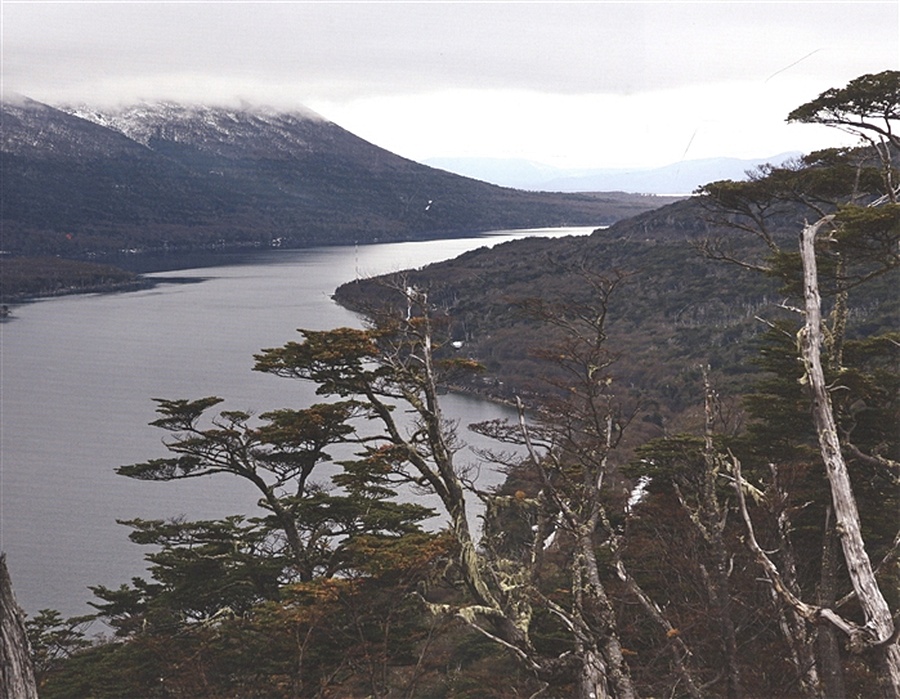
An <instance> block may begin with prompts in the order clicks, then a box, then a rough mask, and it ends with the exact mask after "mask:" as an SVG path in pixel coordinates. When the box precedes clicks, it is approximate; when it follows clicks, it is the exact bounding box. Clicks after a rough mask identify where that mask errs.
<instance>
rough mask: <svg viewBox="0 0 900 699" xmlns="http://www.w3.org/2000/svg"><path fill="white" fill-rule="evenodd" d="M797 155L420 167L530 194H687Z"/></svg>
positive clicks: (471, 161) (485, 161)
mask: <svg viewBox="0 0 900 699" xmlns="http://www.w3.org/2000/svg"><path fill="white" fill-rule="evenodd" d="M798 155H800V152H799V151H797V152H790V153H781V154H779V155H774V156H771V157H769V158H756V159H740V158H705V159H700V160H683V161H681V162H678V163H672V164H671V165H666V166H664V167H658V168H640V169H624V168H621V169H564V168H556V167H553V166H552V165H545V164H543V163H536V162H533V161H530V160H520V159H514V158H511V159H503V158H429V159H428V160H426V161H425V162H426V163H427V164H428V165H432V166H434V167H440V168H444V169H446V170H449V171H451V172H456V173H458V174H460V175H464V176H466V177H474V178H475V179H479V180H482V181H484V182H491V183H493V184H497V185H501V186H504V187H516V188H519V189H525V190H529V191H547V192H631V193H635V194H658V195H666V194H669V195H671V194H676V195H679V194H681V195H688V194H690V193H691V192H693V191H694V190H695V189H697V187H699V186H701V185H704V184H706V183H707V182H714V181H716V180H726V179H728V180H742V179H746V175H745V173H746V172H747V171H748V170H754V169H756V168H757V167H758V166H759V165H762V164H764V163H773V164H780V163H783V162H784V161H785V160H788V159H789V158H792V157H795V156H798Z"/></svg>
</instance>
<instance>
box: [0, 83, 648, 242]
mask: <svg viewBox="0 0 900 699" xmlns="http://www.w3.org/2000/svg"><path fill="white" fill-rule="evenodd" d="M0 117H2V120H0V158H2V163H0V165H2V168H3V178H2V183H0V186H2V192H0V194H2V201H0V209H2V210H0V217H2V220H3V249H4V250H5V251H7V252H14V253H21V254H53V255H62V256H66V257H78V256H85V255H92V256H96V255H98V254H107V253H109V252H114V251H117V250H122V249H127V250H149V249H165V250H183V249H189V248H196V247H201V248H205V247H210V246H216V247H222V246H225V247H228V246H248V245H252V246H268V245H274V244H278V245H283V246H305V245H321V244H335V243H353V242H367V241H371V240H376V239H377V240H382V241H384V240H410V239H426V238H435V237H441V236H452V235H460V234H465V233H470V232H473V231H479V230H490V229H499V228H513V227H522V228H524V227H537V226H558V225H597V226H599V225H602V224H607V223H611V222H613V221H615V220H617V219H619V218H622V217H625V216H629V215H633V214H635V213H639V212H641V211H646V210H648V209H651V208H654V207H656V206H659V205H660V204H661V203H663V202H659V201H653V200H651V199H648V198H646V197H643V198H642V197H626V196H624V195H610V196H597V195H579V194H565V195H564V194H546V193H532V192H523V191H516V190H512V189H506V188H502V187H498V186H495V185H491V184H487V183H484V182H478V181H475V180H472V179H468V178H466V177H462V176H460V175H455V174H451V173H449V172H445V171H442V170H438V169H435V168H431V167H427V166H425V165H421V164H418V163H415V162H412V161H410V160H407V159H405V158H402V157H400V156H398V155H395V154H393V153H390V152H389V151H386V150H384V149H382V148H379V147H377V146H375V145H373V144H371V143H368V142H367V141H365V140H363V139H361V138H359V137H357V136H355V135H353V134H352V133H350V132H348V131H346V130H345V129H342V128H341V127H340V126H338V125H337V124H334V123H332V122H330V121H327V120H325V119H323V118H321V117H319V116H318V115H315V114H313V113H310V112H305V111H293V112H278V111H275V110H270V109H262V108H255V107H242V108H240V109H236V108H233V107H210V106H189V105H179V104H171V103H162V104H140V105H135V106H132V107H125V108H121V109H116V110H99V109H93V108H90V107H65V108H54V107H50V106H47V105H43V104H40V103H37V102H34V101H32V100H28V99H27V98H20V99H15V100H10V99H5V100H4V102H3V104H2V114H0Z"/></svg>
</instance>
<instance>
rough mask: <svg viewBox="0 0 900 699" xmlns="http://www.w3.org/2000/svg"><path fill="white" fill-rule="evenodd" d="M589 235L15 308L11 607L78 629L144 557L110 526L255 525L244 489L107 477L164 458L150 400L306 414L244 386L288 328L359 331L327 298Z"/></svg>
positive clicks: (170, 279)
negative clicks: (462, 260)
mask: <svg viewBox="0 0 900 699" xmlns="http://www.w3.org/2000/svg"><path fill="white" fill-rule="evenodd" d="M587 232H589V229H586V228H578V229H554V230H536V231H506V232H499V233H497V234H495V235H492V236H490V237H487V238H486V237H479V238H467V239H462V240H447V241H433V242H425V243H400V244H387V245H371V246H364V247H360V248H358V249H356V248H353V247H343V248H317V249H312V250H303V251H266V252H260V253H258V254H256V255H254V256H252V257H251V258H249V259H244V261H243V262H242V263H241V264H233V265H228V266H219V267H207V268H202V269H194V270H180V271H177V272H163V273H157V274H154V275H152V276H154V277H155V278H157V279H160V280H163V283H161V284H159V285H158V286H156V287H155V288H152V289H149V290H144V291H137V292H130V293H120V294H95V295H89V296H77V297H76V296H73V297H65V298H57V299H50V300H44V301H39V302H35V303H31V304H26V305H22V306H17V307H15V308H13V309H12V310H13V317H12V318H11V319H9V320H6V321H5V322H3V323H2V324H0V352H2V354H0V418H2V422H0V429H2V432H0V467H2V470H0V548H2V550H3V551H5V552H6V554H7V563H8V565H9V569H10V574H11V576H12V580H13V585H14V587H15V590H16V595H17V598H18V601H19V604H20V605H21V606H22V607H23V608H24V609H25V610H26V612H28V613H29V614H34V613H35V612H37V611H38V610H40V609H43V608H53V609H58V610H60V611H61V612H62V613H63V615H64V616H69V615H75V614H82V613H87V612H89V611H90V608H89V607H88V606H87V604H86V603H87V601H88V600H89V599H91V593H90V591H89V590H88V589H87V586H89V585H95V584H103V585H106V586H107V587H116V586H118V585H119V584H121V583H123V582H127V581H128V580H129V579H130V578H131V577H132V576H135V575H141V574H142V573H143V570H144V562H143V555H144V549H143V547H140V546H137V545H136V544H132V543H131V542H130V541H129V540H128V538H127V534H128V531H129V530H128V528H127V527H124V526H121V525H118V524H117V523H116V520H117V519H133V518H136V517H141V518H146V519H160V518H167V517H174V516H180V515H184V516H186V517H188V518H191V519H201V518H214V517H222V516H225V515H229V514H238V513H250V512H254V509H255V503H256V500H257V495H256V493H255V492H254V490H253V488H252V487H251V486H250V485H249V484H246V483H243V482H240V481H239V480H238V479H233V478H229V477H227V476H220V477H208V478H204V479H196V480H190V481H180V482H174V483H145V482H138V481H133V480H130V479H128V478H124V477H121V476H117V475H115V473H114V471H113V469H114V468H115V467H116V466H119V465H122V464H128V463H135V462H139V461H145V460H147V459H150V458H155V457H162V456H165V450H164V449H163V447H162V445H161V439H162V437H163V436H164V435H163V433H162V432H161V431H160V430H157V429H155V428H153V427H149V426H148V424H147V423H148V422H150V421H151V420H153V419H154V416H155V415H154V407H155V405H154V403H153V402H152V400H151V398H154V397H164V398H199V397H203V396H208V395H217V396H221V397H223V398H225V399H226V403H225V404H224V407H225V408H227V409H237V410H250V411H252V412H256V413H259V412H262V411H265V410H269V409H274V408H279V407H301V406H303V405H307V404H309V403H311V402H313V400H314V395H313V392H312V387H310V386H308V385H306V384H304V383H303V382H299V381H290V380H287V379H280V378H277V377H273V376H269V375H265V374H260V373H257V372H252V371H251V367H252V364H253V354H254V353H255V352H257V351H259V349H261V348H263V347H276V346H280V345H282V344H284V343H285V342H287V341H289V340H293V339H296V338H297V337H298V336H297V334H296V332H295V331H296V328H298V327H304V328H310V329H329V328H333V327H338V326H347V325H352V326H358V325H359V320H358V318H357V317H356V316H355V315H353V314H352V313H350V312H348V311H346V310H344V309H343V308H341V307H339V306H337V305H336V304H335V303H334V302H333V301H331V299H330V295H331V293H332V292H333V290H334V289H335V288H336V287H337V286H339V285H340V284H341V283H343V282H345V281H348V280H352V279H354V278H355V277H356V276H357V275H362V276H370V275H374V274H380V273H385V272H390V271H397V270H401V269H408V268H412V267H419V266H422V265H425V264H428V263H431V262H434V261H438V260H442V259H448V258H451V257H455V256H457V255H459V254H461V253H463V252H465V251H467V250H471V249H474V248H477V247H481V246H483V245H486V244H494V243H495V242H500V241H504V240H508V239H512V238H516V237H523V236H525V235H554V236H559V235H566V234H585V233H587ZM186 278H188V279H191V280H192V281H185V280H186ZM444 410H445V412H446V413H447V414H448V415H450V416H451V417H453V418H455V419H458V420H459V421H460V422H461V423H462V424H463V425H465V424H468V423H471V422H477V421H481V420H487V419H491V418H494V417H503V416H508V415H509V412H508V411H507V410H505V409H504V408H502V407H499V406H496V405H492V404H490V403H487V402H485V401H481V400H478V399H475V398H471V397H466V396H455V395H450V396H447V397H446V399H445V401H444ZM461 433H462V436H463V437H464V438H466V440H467V441H470V442H471V441H475V436H474V435H472V433H466V431H465V430H464V429H463V430H461ZM473 458H474V457H473ZM491 476H492V474H485V475H484V476H483V477H484V478H487V479H488V480H490V479H491ZM493 479H494V480H497V476H496V475H494V476H493Z"/></svg>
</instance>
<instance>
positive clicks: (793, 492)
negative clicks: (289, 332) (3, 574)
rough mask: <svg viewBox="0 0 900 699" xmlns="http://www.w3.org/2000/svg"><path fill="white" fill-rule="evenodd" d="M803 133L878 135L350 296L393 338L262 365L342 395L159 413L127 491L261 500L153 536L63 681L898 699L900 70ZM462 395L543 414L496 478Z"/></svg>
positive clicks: (632, 698)
mask: <svg viewBox="0 0 900 699" xmlns="http://www.w3.org/2000/svg"><path fill="white" fill-rule="evenodd" d="M789 118H790V119H791V120H795V121H800V122H811V123H824V124H828V125H836V126H840V127H841V128H848V129H851V130H854V131H855V132H857V133H858V134H859V135H860V136H861V139H862V143H863V146H864V147H862V148H855V149H831V150H826V151H821V152H817V153H811V154H809V155H806V156H804V157H802V158H800V159H798V160H796V161H793V162H790V163H786V164H783V165H780V166H777V167H774V166H773V167H767V168H764V169H762V170H761V171H760V172H758V173H757V174H756V176H754V177H753V178H751V179H750V180H748V181H744V182H733V181H721V182H711V183H709V184H707V185H706V186H704V187H703V188H701V190H700V191H699V192H698V196H696V197H695V198H692V199H691V200H688V201H683V202H679V203H677V204H674V205H672V206H669V207H666V208H663V209H660V210H658V211H655V212H651V213H647V214H643V215H641V216H637V217H635V218H632V219H630V220H628V221H622V222H621V223H619V224H617V225H614V226H612V227H610V228H609V229H604V230H598V231H596V232H595V233H594V234H593V235H591V236H589V237H583V238H576V237H572V238H567V239H560V240H552V241H548V240H535V239H529V240H524V241H519V242H515V243H507V244H504V245H501V246H497V247H496V248H494V249H492V250H484V249H483V250H477V251H474V252H470V253H467V254H466V255H464V256H462V257H460V258H459V259H457V260H453V261H449V262H445V263H441V264H438V265H434V266H432V267H429V268H426V269H424V270H420V271H409V272H406V273H402V274H398V275H391V276H388V277H384V278H381V279H377V280H368V281H365V282H358V283H356V282H354V283H352V284H347V285H345V286H344V287H342V288H341V289H340V290H339V291H338V298H339V299H340V300H341V301H342V302H343V303H346V304H348V305H350V306H352V307H354V308H357V309H358V310H360V311H362V312H364V313H365V316H366V319H367V321H368V324H367V325H366V327H364V328H362V329H360V328H335V329H331V330H306V329H301V330H300V331H299V334H298V335H297V336H296V337H295V338H294V339H287V340H286V342H285V344H283V345H281V346H279V347H270V348H264V349H261V350H260V352H259V353H258V354H256V356H255V366H254V369H255V370H256V371H260V372H264V373H266V374H270V375H273V376H277V377H281V378H284V379H294V380H301V381H311V382H313V383H314V384H315V385H316V387H317V395H319V396H321V397H322V402H321V403H317V404H313V405H308V406H303V407H297V406H294V407H292V408H286V409H279V410H273V411H271V412H268V413H263V414H261V415H258V416H254V415H250V414H248V413H244V412H240V411H233V410H221V409H220V407H219V406H220V404H221V403H222V399H221V398H218V397H215V396H206V397H196V398H174V399H157V413H158V418H157V420H155V421H154V422H153V423H152V424H153V425H154V426H156V427H158V428H159V429H160V430H161V431H162V432H163V433H164V434H165V441H164V445H165V450H166V456H165V457H164V458H150V459H148V460H147V461H143V462H140V463H135V464H127V465H123V466H121V467H120V468H119V469H118V473H119V474H121V475H123V476H126V477H129V478H133V479H137V480H142V481H152V482H166V481H178V480H182V479H187V478H196V477H223V478H224V477H230V478H236V479H243V481H244V482H246V483H247V484H249V485H252V486H253V487H254V488H256V491H257V493H258V495H259V498H260V499H259V504H260V509H259V511H258V513H257V516H256V517H238V516H235V517H228V518H225V519H222V520H217V521H200V522H189V521H184V520H180V519H178V520H170V521H162V520H149V521H148V520H141V519H135V520H131V521H128V522H124V523H123V524H125V525H126V526H128V527H129V528H130V529H131V538H132V540H133V541H135V542H136V543H138V544H142V545H146V546H148V547H151V552H150V553H148V554H147V560H148V562H149V564H150V569H149V578H150V579H149V580H147V579H141V578H136V579H134V580H132V582H131V583H130V584H128V585H123V586H121V587H120V588H118V589H110V588H107V587H104V586H103V585H98V586H96V587H95V588H92V590H93V592H94V595H95V597H96V601H95V602H94V603H93V604H94V606H95V607H96V608H97V610H98V616H99V617H100V618H102V619H103V620H104V621H105V622H106V623H107V624H109V625H110V627H111V628H112V629H114V632H115V638H113V639H109V640H106V641H103V642H97V643H90V642H88V641H87V640H86V639H85V638H84V633H83V625H84V624H85V623H87V622H88V621H89V620H88V619H70V620H63V619H60V618H59V616H58V615H56V614H55V613H54V612H52V611H50V610H46V611H44V612H42V613H41V614H40V615H39V616H38V617H36V618H35V619H33V620H31V621H30V624H29V626H30V629H31V636H32V639H33V647H34V651H35V652H34V654H35V658H36V662H37V665H38V672H37V675H38V678H39V681H40V682H41V684H42V689H43V691H44V696H45V697H46V698H48V699H49V698H50V697H76V696H77V697H81V696H91V697H118V696H141V695H146V694H149V693H150V692H152V693H155V694H158V695H160V696H191V697H208V698H209V699H219V698H220V697H221V698H224V697H255V696H256V697H285V698H287V697H381V698H384V699H394V698H397V699H399V698H400V697H406V698H409V697H434V698H447V699H450V698H454V699H462V698H467V699H474V698H476V697H478V698H483V697H494V698H496V699H507V698H509V699H512V698H513V697H522V696H530V697H540V696H546V697H579V698H583V699H588V698H593V699H636V698H637V697H663V696H665V697H679V698H681V697H690V698H691V699H702V698H704V697H726V698H728V699H753V698H761V697H773V698H775V697H783V698H794V697H797V698H802V699H824V698H826V697H827V698H829V699H831V698H838V699H844V698H850V697H886V698H890V699H898V697H900V645H898V636H900V632H898V629H897V618H898V613H897V610H898V609H900V597H898V591H900V585H898V581H900V533H898V524H900V522H898V517H897V513H898V512H900V440H898V434H897V429H896V428H897V425H898V424H900V371H898V366H900V333H898V332H897V320H898V319H897V315H896V314H897V295H896V289H897V282H898V279H897V276H898V270H900V251H898V250H900V249H898V243H900V201H898V200H900V187H898V186H897V184H896V183H897V182H898V181H900V177H898V176H900V173H898V170H897V168H896V167H895V163H896V159H897V155H898V151H900V138H898V137H897V136H896V135H894V130H893V129H895V128H896V126H897V124H898V122H900V72H896V71H885V72H884V73H879V74H876V75H864V76H861V77H860V78H858V79H856V80H854V81H851V82H850V83H849V84H848V85H847V86H846V87H844V88H840V89H833V90H829V91H827V92H825V93H823V94H822V95H820V97H819V98H817V99H816V100H813V101H811V102H809V103H807V104H804V105H803V106H801V107H799V108H798V109H797V110H795V111H794V112H792V113H791V115H789ZM453 386H465V387H469V388H471V389H474V390H479V391H482V392H484V393H488V394H490V395H492V396H496V397H499V398H502V399H505V400H508V401H509V402H511V403H513V404H514V405H516V408H517V411H518V419H514V420H511V421H491V422H488V423H483V424H480V425H474V426H471V428H472V429H475V430H477V431H478V432H480V433H482V434H485V435H488V436H490V437H493V438H494V439H495V441H496V443H497V449H496V450H494V451H492V452H483V453H481V454H479V462H478V464H477V466H476V467H466V466H463V465H461V464H460V463H459V460H458V459H457V452H458V449H459V442H458V439H457V438H458V430H459V429H464V427H463V426H459V425H455V424H452V423H451V422H448V421H447V420H446V419H445V417H444V414H443V412H442V410H441V395H442V392H443V391H445V390H446V389H447V387H453ZM337 444H341V445H352V447H353V450H354V454H353V456H352V457H351V458H348V459H346V460H345V461H342V462H340V463H339V464H337V466H339V467H340V468H339V469H338V470H337V473H336V474H335V475H332V476H330V477H326V476H324V475H323V473H322V470H321V469H318V467H319V466H320V465H322V464H325V463H328V462H329V461H330V456H329V449H330V448H331V447H332V445H337ZM511 446H515V447H517V448H518V452H516V453H512V452H510V451H507V449H508V448H509V447H511ZM479 468H483V469H486V468H495V469H496V468H501V469H503V472H504V473H505V474H506V481H505V483H504V484H503V485H502V486H501V487H499V488H496V489H492V490H490V491H485V490H484V489H482V488H479V486H478V482H477V480H476V478H475V477H476V475H477V474H476V471H477V469H479ZM331 473H334V471H331ZM173 487H177V485H176V486H173ZM410 493H412V494H413V495H417V494H426V495H429V496H432V498H433V500H432V502H436V503H439V505H438V509H439V511H440V514H441V516H442V528H440V529H434V528H429V527H427V526H426V525H425V522H426V521H427V520H428V518H429V517H430V516H431V515H432V514H433V512H432V511H431V510H430V509H429V508H426V507H423V506H422V505H421V504H419V502H417V499H416V498H415V497H409V494H410ZM476 522H477V523H478V524H477V527H476V526H474V525H475V523H476ZM148 690H149V691H148Z"/></svg>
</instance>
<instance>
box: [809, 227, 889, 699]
mask: <svg viewBox="0 0 900 699" xmlns="http://www.w3.org/2000/svg"><path fill="white" fill-rule="evenodd" d="M830 221H831V217H825V218H822V219H819V220H818V221H816V222H815V223H813V224H811V225H810V224H807V225H806V226H805V227H804V228H803V232H802V234H801V237H800V258H801V261H802V264H803V294H804V300H805V305H806V309H805V310H806V326H805V327H804V329H803V331H802V332H801V352H802V357H803V362H804V364H805V366H806V375H807V380H808V382H809V391H810V397H811V401H812V413H813V421H814V423H815V426H816V432H817V433H818V437H819V450H820V452H821V454H822V460H823V461H824V463H825V472H826V473H827V474H828V482H829V485H830V487H831V498H832V503H833V505H834V515H835V525H836V529H837V531H838V534H839V535H840V539H841V548H842V549H843V553H844V560H845V561H846V564H847V570H848V572H849V574H850V582H851V583H852V585H853V590H854V592H855V593H856V598H857V601H858V602H859V605H860V607H861V608H862V610H863V613H864V614H865V619H866V622H865V628H866V630H867V631H868V636H869V638H868V639H866V641H867V644H868V645H871V646H877V647H878V648H879V651H880V653H881V654H882V655H883V662H882V663H881V665H882V667H883V671H882V673H883V675H882V678H881V679H882V683H883V686H884V691H885V696H888V697H900V647H898V646H897V644H896V643H894V642H889V639H891V636H892V635H893V632H894V622H893V619H892V618H891V610H890V608H889V607H888V605H887V602H886V600H885V598H884V595H883V594H882V592H881V590H880V589H879V587H878V582H877V581H876V579H875V573H874V572H873V570H872V563H871V561H870V560H869V556H868V554H867V553H866V549H865V544H864V542H863V538H862V532H861V531H860V521H859V511H858V510H857V507H856V499H855V498H854V496H853V489H852V487H851V484H850V476H849V473H848V471H847V464H846V462H845V461H844V457H843V454H842V453H841V445H840V443H839V441H838V433H837V425H836V424H835V419H834V412H833V410H832V406H831V396H830V395H829V393H828V386H827V385H826V384H825V376H824V372H823V371H822V358H821V352H820V347H821V345H822V340H823V333H822V301H821V297H820V295H819V286H818V271H817V268H816V253H815V239H816V234H817V233H818V231H819V229H820V228H821V227H822V226H824V225H826V224H828V223H830Z"/></svg>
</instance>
